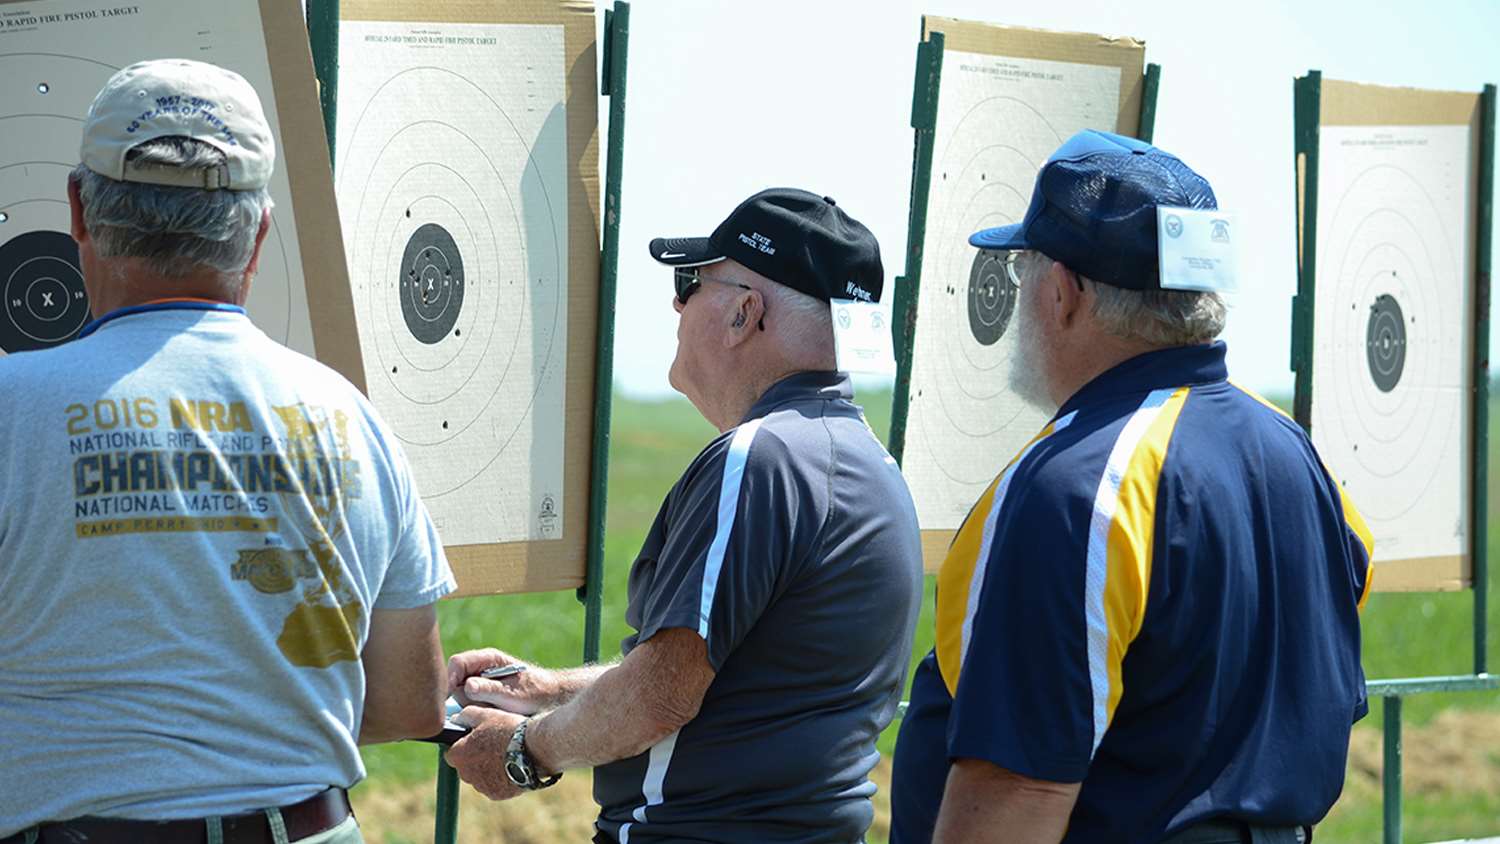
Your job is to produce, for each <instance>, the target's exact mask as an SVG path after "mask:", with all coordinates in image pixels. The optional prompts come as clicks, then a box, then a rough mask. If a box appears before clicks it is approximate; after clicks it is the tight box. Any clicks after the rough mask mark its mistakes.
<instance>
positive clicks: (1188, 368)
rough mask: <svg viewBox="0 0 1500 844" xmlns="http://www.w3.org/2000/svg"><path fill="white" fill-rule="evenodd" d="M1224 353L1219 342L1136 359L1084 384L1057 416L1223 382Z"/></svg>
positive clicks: (1160, 351)
mask: <svg viewBox="0 0 1500 844" xmlns="http://www.w3.org/2000/svg"><path fill="white" fill-rule="evenodd" d="M1227 349H1228V347H1227V346H1225V345H1224V343H1223V342H1222V341H1214V342H1213V343H1210V344H1207V345H1201V346H1173V347H1172V348H1170V349H1158V350H1156V351H1154V352H1146V353H1145V354H1143V355H1136V356H1135V357H1133V358H1130V359H1129V360H1127V361H1125V362H1123V363H1119V364H1116V365H1115V366H1114V367H1112V368H1110V369H1108V370H1106V371H1105V372H1103V373H1102V374H1100V375H1099V376H1097V377H1095V378H1094V380H1092V381H1090V382H1088V383H1087V384H1085V385H1084V386H1083V388H1082V389H1081V390H1079V391H1078V392H1076V393H1074V394H1073V397H1072V398H1070V399H1068V400H1067V402H1066V403H1064V404H1063V406H1062V409H1060V410H1059V411H1058V412H1057V415H1058V416H1059V417H1061V416H1065V415H1067V414H1068V413H1071V412H1073V411H1075V410H1078V409H1079V408H1082V407H1087V406H1088V405H1091V404H1097V403H1099V402H1100V401H1103V400H1105V399H1109V398H1113V397H1115V396H1123V395H1132V394H1136V393H1149V392H1151V391H1152V390H1159V389H1162V388H1165V387H1185V386H1189V385H1193V384H1210V383H1213V382H1215V381H1223V380H1225V379H1227V378H1228V377H1229V370H1228V368H1227V367H1226V366H1225V365H1224V353H1225V352H1226V351H1227Z"/></svg>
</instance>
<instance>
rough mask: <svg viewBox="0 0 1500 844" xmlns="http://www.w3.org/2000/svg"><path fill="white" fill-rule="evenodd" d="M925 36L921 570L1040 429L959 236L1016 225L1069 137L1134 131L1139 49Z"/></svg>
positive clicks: (1007, 315) (918, 338) (1008, 334)
mask: <svg viewBox="0 0 1500 844" xmlns="http://www.w3.org/2000/svg"><path fill="white" fill-rule="evenodd" d="M935 32H940V33H942V34H943V39H944V44H943V55H942V68H941V75H940V80H941V82H940V90H939V91H938V94H937V112H936V115H935V120H934V126H933V138H932V144H933V154H932V170H931V177H930V181H929V189H928V194H927V217H926V234H925V239H924V241H923V244H922V250H921V253H920V254H921V257H920V262H921V266H920V272H921V286H920V290H919V292H918V299H917V302H916V307H917V319H916V329H915V335H914V337H913V341H912V342H913V346H912V363H911V389H910V392H909V396H908V406H907V423H906V435H905V442H904V449H903V452H902V464H901V468H902V472H903V473H904V474H905V475H906V479H907V483H908V484H909V486H910V487H911V491H912V495H913V497H914V498H915V501H916V505H917V516H918V520H919V522H920V524H921V527H922V535H923V549H924V558H925V562H926V564H927V567H928V569H929V570H935V569H936V568H937V567H938V566H939V565H940V564H941V563H942V560H943V557H944V555H945V554H946V553H947V548H948V545H949V543H950V542H951V541H952V538H953V534H954V532H955V531H956V530H957V529H958V527H959V526H960V525H961V524H962V523H963V520H964V518H965V517H966V516H967V515H968V513H969V510H970V508H971V507H973V505H974V502H975V501H977V500H978V499H979V498H980V496H981V495H982V494H983V493H984V490H985V488H986V487H987V486H988V485H989V484H990V483H991V482H992V481H993V480H994V479H995V477H996V476H997V475H998V474H999V473H1000V472H1001V471H1002V470H1003V468H1004V467H1005V466H1006V464H1008V463H1009V462H1010V461H1011V459H1012V458H1013V457H1015V455H1016V453H1017V452H1018V451H1019V450H1020V449H1021V448H1022V447H1023V446H1024V445H1025V444H1026V443H1027V442H1028V441H1030V440H1031V438H1032V437H1034V436H1035V435H1036V433H1037V432H1038V431H1039V430H1041V428H1042V426H1043V425H1045V424H1046V422H1047V418H1046V416H1045V415H1043V414H1042V413H1041V412H1040V411H1038V410H1037V409H1035V408H1034V407H1032V406H1030V405H1028V404H1025V403H1024V402H1022V401H1021V400H1020V399H1019V398H1018V397H1017V396H1016V394H1015V393H1014V392H1013V391H1012V389H1011V388H1010V383H1011V370H1012V367H1013V365H1014V364H1013V361H1014V358H1015V357H1016V353H1017V352H1016V350H1017V342H1016V338H1017V335H1018V333H1021V332H1024V326H1021V325H1020V321H1021V318H1022V317H1021V314H1020V312H1019V309H1018V308H1017V292H1018V291H1017V289H1016V287H1015V285H1013V284H1012V283H1011V282H1010V280H1009V279H1008V278H1007V276H1006V274H1005V270H1004V268H1003V267H1002V266H1001V265H1000V264H999V262H997V261H995V260H992V259H991V257H990V256H987V255H986V254H985V253H983V252H981V251H980V250H978V249H975V248H974V247H972V246H970V245H969V243H968V238H969V235H970V234H972V233H973V232H976V231H979V230H980V229H983V228H989V227H992V226H1001V225H1007V224H1010V223H1016V222H1020V220H1021V218H1022V217H1023V216H1025V213H1026V207H1027V205H1028V203H1029V201H1030V198H1031V191H1032V186H1033V184H1034V183H1035V181H1036V175H1037V172H1038V171H1039V170H1040V169H1041V167H1042V164H1043V163H1045V162H1046V160H1047V157H1048V156H1049V155H1051V154H1052V152H1053V151H1054V150H1056V149H1057V148H1058V147H1059V146H1061V145H1062V143H1063V142H1064V141H1065V140H1067V139H1068V138H1069V137H1071V136H1072V135H1073V134H1075V133H1077V132H1079V131H1081V130H1084V129H1102V130H1106V131H1111V132H1119V133H1121V134H1126V135H1134V134H1135V133H1136V130H1137V126H1138V123H1139V118H1140V110H1141V100H1142V96H1143V92H1144V79H1143V76H1142V73H1143V71H1144V68H1145V53H1146V50H1145V45H1144V44H1143V43H1141V42H1140V41H1136V40H1134V39H1130V38H1108V37H1104V36H1100V35H1090V34H1081V33H1060V32H1044V31H1040V30H1032V29H1020V28H1013V27H1001V26H993V25H989V24H982V23H972V22H967V21H959V20H953V19H950V18H937V17H926V18H924V19H923V38H924V40H927V39H930V38H931V35H932V33H935ZM914 202H915V200H914ZM910 270H911V267H910V266H909V267H908V271H910Z"/></svg>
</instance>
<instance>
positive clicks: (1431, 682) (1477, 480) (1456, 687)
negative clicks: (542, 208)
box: [1291, 70, 1500, 844]
mask: <svg viewBox="0 0 1500 844" xmlns="http://www.w3.org/2000/svg"><path fill="white" fill-rule="evenodd" d="M1322 86H1323V74H1322V73H1321V72H1320V71H1316V70H1313V71H1309V72H1308V74H1307V75H1306V76H1303V77H1299V78H1298V79H1297V80H1296V81H1295V82H1294V83H1293V93H1294V98H1293V99H1294V109H1295V130H1294V134H1295V150H1296V162H1295V167H1296V174H1295V177H1296V180H1297V184H1296V190H1297V191H1298V193H1297V194H1296V195H1297V196H1298V197H1299V199H1300V201H1298V202H1297V218H1296V225H1297V295H1296V296H1294V297H1293V299H1292V354H1291V364H1292V371H1293V372H1295V373H1296V392H1295V395H1294V398H1293V403H1292V408H1293V410H1292V416H1293V418H1295V419H1296V420H1297V423H1298V424H1300V425H1301V426H1302V428H1303V429H1304V430H1306V431H1308V432H1309V433H1311V431H1312V399H1313V302H1314V299H1313V294H1314V291H1315V290H1316V289H1317V278H1316V267H1317V260H1316V258H1317V254H1318V253H1317V244H1318V140H1319V135H1320V130H1321V122H1322V119H1321V115H1322ZM1495 101H1496V93H1495V86H1494V85H1486V86H1485V87H1484V91H1483V93H1482V94H1481V95H1480V124H1479V125H1480V133H1479V135H1480V137H1479V180H1478V184H1477V188H1478V195H1477V200H1478V201H1477V202H1476V205H1477V207H1478V215H1477V219H1476V221H1475V222H1476V236H1477V238H1478V243H1477V244H1476V249H1475V259H1474V287H1473V293H1474V297H1473V302H1474V313H1473V315H1472V319H1473V326H1474V349H1473V358H1472V360H1471V361H1470V376H1471V380H1470V389H1471V391H1472V394H1473V408H1472V414H1473V415H1472V420H1471V421H1472V424H1473V428H1474V442H1473V454H1472V456H1471V462H1470V480H1471V483H1472V487H1471V488H1472V490H1473V501H1472V503H1471V510H1470V514H1469V515H1470V520H1469V523H1470V525H1471V529H1470V536H1469V540H1470V546H1469V559H1470V560H1471V562H1472V566H1473V584H1472V586H1473V590H1474V625H1473V626H1474V673H1473V674H1469V675H1459V676H1453V677H1407V678H1399V679H1390V680H1370V681H1368V682H1367V683H1366V684H1365V689H1366V692H1367V694H1368V695H1369V696H1370V697H1379V698H1381V700H1382V701H1383V703H1384V719H1383V720H1384V729H1385V748H1384V762H1385V764H1384V767H1383V770H1382V772H1381V786H1382V810H1383V813H1384V837H1383V841H1384V842H1385V844H1400V841H1401V702H1402V699H1403V698H1405V697H1408V696H1410V695H1419V694H1432V693H1435V692H1470V691H1490V690H1495V689H1500V676H1496V675H1493V674H1490V673H1489V670H1488V654H1487V652H1486V651H1487V648H1486V641H1485V640H1486V636H1487V635H1488V633H1489V621H1488V615H1489V607H1488V589H1489V562H1488V557H1487V552H1488V536H1487V530H1486V528H1487V524H1486V522H1487V518H1488V515H1489V513H1488V506H1489V503H1488V495H1487V490H1488V475H1489V382H1490V376H1489V367H1490V362H1489V347H1490V269H1491V260H1492V254H1493V253H1492V252H1491V246H1492V244H1491V233H1492V231H1493V228H1494V219H1495V216H1494V191H1495Z"/></svg>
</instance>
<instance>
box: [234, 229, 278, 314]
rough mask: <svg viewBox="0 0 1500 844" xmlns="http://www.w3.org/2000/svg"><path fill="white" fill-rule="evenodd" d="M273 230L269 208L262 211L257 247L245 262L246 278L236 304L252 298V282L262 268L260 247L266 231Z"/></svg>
mask: <svg viewBox="0 0 1500 844" xmlns="http://www.w3.org/2000/svg"><path fill="white" fill-rule="evenodd" d="M270 230H271V209H269V208H267V209H266V210H265V211H262V212H261V215H260V228H259V229H258V230H257V231H256V232H255V248H254V249H253V250H251V252H250V262H249V263H247V264H245V278H244V280H243V281H242V282H241V284H240V295H239V296H238V297H236V298H237V299H238V301H236V302H235V304H236V305H243V304H245V300H247V299H249V298H250V282H252V281H254V280H255V274H256V273H257V272H258V271H259V270H260V249H261V247H262V246H265V244H266V233H267V232H269V231H270Z"/></svg>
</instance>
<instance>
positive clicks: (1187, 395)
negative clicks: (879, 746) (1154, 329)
mask: <svg viewBox="0 0 1500 844" xmlns="http://www.w3.org/2000/svg"><path fill="white" fill-rule="evenodd" d="M1224 353H1225V347H1224V345H1223V344H1222V343H1215V344H1213V345H1211V346H1188V347H1180V348H1173V349H1166V350H1162V351H1157V352H1152V353H1149V354H1145V355H1141V356H1139V357H1136V358H1133V359H1131V360H1128V361H1126V362H1124V363H1122V364H1120V365H1119V366H1116V367H1115V368H1113V369H1111V370H1110V371H1108V372H1106V373H1104V374H1103V375H1101V376H1099V377H1098V378H1096V379H1095V380H1093V381H1092V382H1090V383H1089V384H1088V385H1087V386H1085V387H1084V388H1083V389H1082V390H1080V391H1079V392H1078V393H1077V394H1076V395H1074V396H1073V398H1072V399H1070V400H1069V401H1068V403H1067V404H1066V405H1065V406H1064V407H1063V408H1062V410H1061V411H1059V413H1058V414H1057V416H1056V418H1055V419H1053V420H1052V422H1051V423H1050V424H1048V425H1047V426H1046V427H1045V428H1044V429H1043V430H1042V432H1041V433H1040V434H1038V435H1037V437H1036V438H1035V439H1034V440H1033V441H1032V442H1031V443H1030V444H1028V445H1027V446H1026V447H1025V448H1024V449H1022V451H1021V453H1020V454H1019V455H1017V456H1016V458H1015V459H1014V460H1013V461H1012V462H1011V464H1010V465H1009V466H1008V467H1006V469H1005V470H1004V471H1003V472H1002V473H1001V474H1000V476H999V477H998V478H997V479H996V480H995V482H994V483H993V484H991V486H990V488H989V489H988V490H987V491H986V492H985V494H984V495H983V496H982V497H981V498H980V499H979V501H978V502H977V503H976V504H975V505H974V509H973V510H972V511H971V512H970V514H969V516H968V518H967V520H966V521H965V523H964V525H963V527H962V528H960V530H959V532H958V535H957V537H956V538H955V539H954V542H953V545H952V548H951V549H950V551H949V553H948V557H947V560H946V561H945V562H944V564H943V568H942V571H941V573H940V574H939V575H938V592H937V646H936V648H934V650H933V652H932V653H931V654H929V655H928V656H927V657H926V659H924V660H923V661H922V663H921V664H920V665H919V666H918V668H917V671H916V674H915V676H914V677H913V679H912V690H911V706H910V709H909V710H908V712H907V715H906V719H905V721H904V722H903V723H902V725H901V735H900V739H899V741H898V743H897V746H896V757H895V776H894V783H893V786H892V809H893V819H892V822H893V829H892V837H891V841H892V842H893V844H912V842H927V841H929V840H930V839H931V837H932V830H933V825H934V823H935V821H936V819H937V813H938V807H939V805H940V803H941V800H942V794H943V786H944V783H945V781H946V779H947V775H948V767H949V764H950V761H951V760H952V759H957V758H973V759H984V760H987V761H989V762H992V763H994V764H995V765H998V766H1000V767H1002V768H1005V769H1007V770H1009V771H1012V772H1014V773H1017V774H1021V775H1023V776H1027V777H1031V778H1034V779H1042V780H1050V781H1055V782H1081V783H1082V789H1081V792H1080V794H1079V797H1078V803H1077V806H1076V807H1075V809H1074V812H1073V816H1072V819H1071V821H1070V825H1069V829H1068V834H1067V837H1066V839H1065V841H1068V842H1094V841H1111V842H1141V844H1147V842H1153V844H1154V842H1157V841H1160V840H1161V839H1162V837H1163V836H1165V835H1167V834H1170V833H1172V832H1174V831H1176V830H1178V829H1181V828H1183V827H1186V826H1189V825H1191V824H1192V823H1194V822H1196V821H1200V820H1205V819H1209V818H1216V817H1223V818H1239V819H1244V820H1247V821H1257V822H1263V823H1268V824H1287V825H1291V824H1299V823H1312V822H1314V821H1317V820H1319V819H1321V818H1322V817H1323V815H1324V814H1325V813H1326V812H1327V811H1328V809H1329V808H1330V807H1331V806H1332V805H1333V803H1334V800H1335V799H1336V798H1337V797H1338V794H1339V791H1340V790H1341V789H1342V787H1343V780H1344V764H1345V755H1346V753H1347V751H1348V746H1349V730H1350V727H1351V725H1352V724H1353V722H1354V721H1356V720H1358V719H1359V718H1361V717H1363V716H1364V714H1365V711H1366V702H1365V692H1364V673H1363V671H1362V669H1361V668H1360V663H1359V647H1360V645H1359V614H1358V613H1359V608H1360V607H1361V606H1362V605H1363V602H1364V598H1365V596H1366V594H1367V593H1368V591H1369V586H1370V575H1371V566H1370V555H1371V551H1372V542H1371V538H1370V533H1369V530H1368V529H1367V528H1366V527H1365V524H1364V521H1363V520H1362V519H1361V518H1360V515H1359V513H1358V512H1356V511H1355V509H1354V507H1353V506H1352V505H1351V504H1350V502H1349V501H1348V499H1347V498H1345V497H1344V495H1343V493H1342V491H1341V489H1340V487H1339V484H1338V483H1337V482H1335V481H1334V479H1333V478H1332V477H1331V476H1330V475H1329V473H1328V471H1327V470H1326V468H1325V467H1324V465H1323V463H1322V461H1321V460H1320V459H1319V457H1318V455H1317V452H1316V451H1314V449H1313V446H1312V443H1311V442H1310V441H1309V440H1308V438H1307V436H1306V435H1305V434H1304V432H1303V431H1302V430H1301V428H1299V427H1298V426H1297V425H1296V424H1295V423H1294V422H1293V421H1292V420H1291V419H1289V418H1287V417H1286V416H1285V415H1284V414H1282V413H1281V412H1280V411H1278V410H1276V409H1275V408H1274V407H1272V406H1271V405H1269V404H1268V403H1266V402H1265V401H1264V400H1262V399H1260V398H1258V397H1256V396H1254V395H1252V394H1250V393H1248V392H1246V391H1245V390H1243V389H1240V388H1239V387H1237V386H1236V385H1234V384H1232V383H1230V382H1229V381H1228V380H1227V373H1226V370H1225V367H1224Z"/></svg>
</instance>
